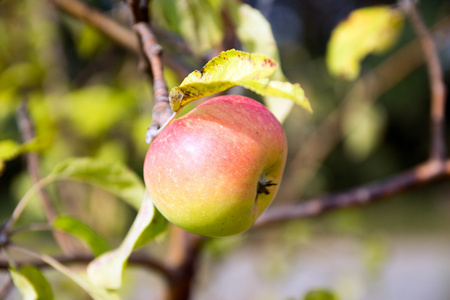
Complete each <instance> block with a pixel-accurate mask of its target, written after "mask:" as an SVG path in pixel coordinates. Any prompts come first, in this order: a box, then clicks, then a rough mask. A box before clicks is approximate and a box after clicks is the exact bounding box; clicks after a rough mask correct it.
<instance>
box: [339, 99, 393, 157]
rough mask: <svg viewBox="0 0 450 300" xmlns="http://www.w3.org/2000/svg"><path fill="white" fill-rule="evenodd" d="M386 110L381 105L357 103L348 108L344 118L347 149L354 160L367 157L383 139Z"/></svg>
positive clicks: (345, 145)
mask: <svg viewBox="0 0 450 300" xmlns="http://www.w3.org/2000/svg"><path fill="white" fill-rule="evenodd" d="M386 121H387V116H386V112H385V111H384V110H383V109H382V107H380V106H371V107H370V106H366V105H363V107H361V105H356V106H352V107H350V108H349V109H347V110H346V112H345V115H344V118H343V124H342V127H343V131H344V133H345V135H347V138H346V139H345V140H344V147H345V150H346V151H347V152H348V154H349V157H351V159H352V160H354V161H362V160H364V159H365V158H367V157H368V156H369V155H370V154H371V153H373V151H374V150H375V149H376V148H377V146H378V145H379V144H380V143H381V142H382V141H383V133H384V130H385V127H386Z"/></svg>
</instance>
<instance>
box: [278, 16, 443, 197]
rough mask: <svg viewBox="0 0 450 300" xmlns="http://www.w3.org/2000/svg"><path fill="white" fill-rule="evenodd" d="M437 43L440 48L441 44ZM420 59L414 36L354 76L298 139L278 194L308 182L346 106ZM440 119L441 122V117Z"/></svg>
mask: <svg viewBox="0 0 450 300" xmlns="http://www.w3.org/2000/svg"><path fill="white" fill-rule="evenodd" d="M449 28H450V20H449V18H445V19H444V20H442V21H441V22H439V23H438V24H436V26H434V28H433V32H434V35H435V36H437V35H440V34H443V32H446V33H447V32H448V31H449ZM439 46H440V47H441V48H442V47H444V46H445V45H439ZM423 62H424V57H423V55H422V54H421V51H420V42H419V40H418V39H416V40H413V41H411V42H409V43H408V44H407V45H405V46H403V47H402V48H400V49H399V50H398V51H397V52H395V53H393V54H392V55H390V56H389V57H388V58H387V59H386V60H385V61H384V62H383V63H381V64H380V65H379V66H377V67H376V68H375V69H374V70H373V71H371V72H370V73H367V74H365V75H363V76H362V77H361V78H360V79H358V80H357V81H356V82H355V84H354V85H353V87H352V88H351V90H350V91H349V93H348V94H347V95H346V96H345V98H344V100H343V101H342V104H341V105H340V106H339V107H338V108H336V109H335V110H334V111H333V112H331V113H330V114H329V115H328V116H327V117H326V118H325V120H324V121H323V122H322V123H321V124H320V126H319V127H318V128H317V129H316V130H315V131H314V132H313V133H311V134H310V136H309V137H308V138H307V139H306V141H304V142H303V143H302V147H301V148H300V149H299V151H298V152H297V153H296V155H295V157H294V159H293V160H292V163H290V164H289V165H288V166H287V168H286V174H285V179H284V180H285V185H284V186H286V187H287V188H286V189H285V190H284V191H280V192H281V193H280V197H281V198H283V199H284V198H286V199H291V200H292V199H294V198H295V197H296V195H294V191H293V190H291V188H290V187H296V188H297V190H298V189H299V185H300V189H302V188H304V187H305V186H306V185H307V184H308V182H309V181H310V179H311V178H312V177H313V176H314V174H315V173H316V171H317V169H318V168H319V167H320V165H321V163H322V161H323V160H324V159H325V158H326V157H327V156H328V154H329V153H330V151H331V150H332V149H333V148H334V147H335V145H336V144H337V143H338V142H339V141H340V140H341V139H342V138H343V132H342V130H341V123H342V119H343V118H344V116H345V113H346V111H347V110H348V108H349V107H351V106H355V105H358V104H362V103H364V104H366V105H370V104H371V103H373V102H375V101H377V100H378V98H379V97H380V96H381V95H383V94H384V93H385V92H387V91H388V90H390V89H391V88H392V87H393V86H395V85H396V84H398V83H399V82H400V81H401V80H402V79H404V78H405V77H406V76H407V75H408V74H410V73H411V72H413V71H414V70H415V69H417V68H418V67H419V66H420V65H421V64H422V63H423ZM367 96H370V97H367ZM441 122H443V118H442V119H441ZM436 136H437V135H436ZM299 182H300V183H299Z"/></svg>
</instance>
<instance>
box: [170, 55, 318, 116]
mask: <svg viewBox="0 0 450 300" xmlns="http://www.w3.org/2000/svg"><path fill="white" fill-rule="evenodd" d="M276 68H277V63H276V62H275V61H274V60H272V59H270V58H268V57H267V56H265V55H263V54H251V53H246V52H242V51H237V50H234V49H233V50H228V51H225V52H222V53H221V54H220V55H219V56H217V57H215V58H213V59H212V60H210V61H209V62H208V63H207V64H206V65H205V66H204V67H203V68H202V70H201V71H198V70H196V71H194V72H192V73H191V74H189V76H188V77H186V79H185V80H184V81H183V82H182V83H181V85H180V86H179V87H175V88H173V89H172V90H171V91H170V104H171V106H172V109H173V110H174V111H178V110H179V109H181V108H182V107H184V106H185V105H187V104H188V103H190V102H192V101H194V100H196V99H199V98H202V97H205V96H207V95H211V94H214V93H217V92H220V91H224V90H226V89H228V88H230V87H233V86H236V85H242V86H244V87H247V88H250V89H251V90H252V91H254V92H256V93H260V94H262V95H264V96H277V97H280V95H283V96H282V97H286V96H288V97H289V98H290V99H292V100H294V101H296V102H297V103H298V104H300V105H302V106H303V107H304V108H305V109H307V110H309V111H310V110H311V107H310V106H309V102H308V100H307V99H306V98H305V96H304V93H303V91H302V90H301V88H300V86H299V85H296V86H293V85H291V84H290V83H273V84H272V83H269V81H268V79H267V77H269V76H271V75H272V74H273V73H274V72H275V70H276ZM300 90H301V92H300Z"/></svg>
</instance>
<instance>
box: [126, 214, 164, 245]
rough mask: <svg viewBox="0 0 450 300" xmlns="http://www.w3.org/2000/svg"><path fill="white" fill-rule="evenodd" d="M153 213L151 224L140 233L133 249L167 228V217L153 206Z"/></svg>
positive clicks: (149, 240) (146, 242)
mask: <svg viewBox="0 0 450 300" xmlns="http://www.w3.org/2000/svg"><path fill="white" fill-rule="evenodd" d="M154 209H155V215H154V216H153V220H152V223H151V224H150V225H151V226H147V228H145V230H144V231H143V232H142V233H141V235H140V236H139V238H138V240H137V241H136V243H135V244H134V248H133V249H138V248H140V247H142V246H144V245H146V244H148V243H149V242H151V241H152V240H153V239H155V237H157V236H158V235H159V234H161V233H162V232H164V231H165V230H166V229H167V225H168V222H167V219H166V218H165V217H164V216H163V215H162V214H161V213H160V212H159V210H158V209H157V208H156V207H154Z"/></svg>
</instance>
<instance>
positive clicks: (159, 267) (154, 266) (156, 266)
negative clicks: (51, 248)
mask: <svg viewBox="0 0 450 300" xmlns="http://www.w3.org/2000/svg"><path fill="white" fill-rule="evenodd" d="M94 258H95V257H93V256H90V255H77V256H57V257H54V259H55V260H57V261H58V262H60V263H63V264H88V263H90V262H91V261H92V260H93V259H94ZM128 264H129V265H134V266H139V267H144V268H146V269H150V270H154V271H156V272H158V273H160V274H161V275H162V276H163V277H164V278H166V279H167V278H169V277H170V272H171V270H170V269H169V268H168V267H167V266H166V265H164V264H162V263H161V262H160V261H159V260H156V259H153V258H151V257H147V256H142V255H136V254H133V255H131V256H130V258H129V259H128ZM24 265H29V266H35V267H38V268H49V267H50V266H49V265H48V264H47V263H46V262H44V261H42V260H23V261H18V262H17V266H18V267H20V266H24ZM8 268H9V263H8V261H6V260H0V270H1V269H3V270H7V269H8Z"/></svg>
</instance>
